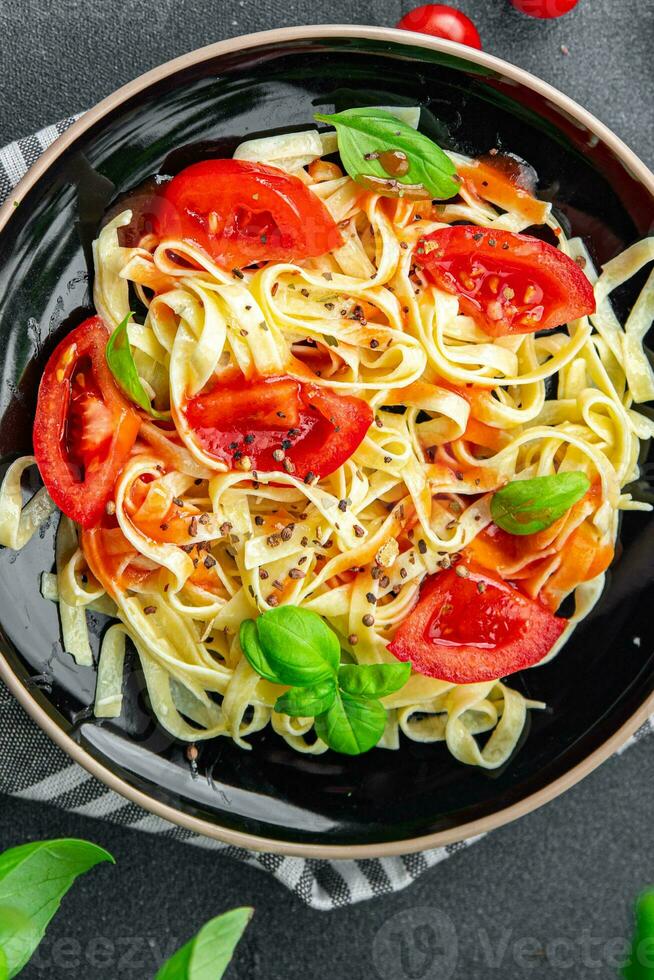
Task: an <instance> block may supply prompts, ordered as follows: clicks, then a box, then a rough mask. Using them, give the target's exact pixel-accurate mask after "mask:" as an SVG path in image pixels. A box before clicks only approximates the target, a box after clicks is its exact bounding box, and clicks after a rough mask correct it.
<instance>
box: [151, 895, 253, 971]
mask: <svg viewBox="0 0 654 980" xmlns="http://www.w3.org/2000/svg"><path fill="white" fill-rule="evenodd" d="M253 914H254V909H253V908H247V907H245V908H239V909H232V910H231V911H230V912H224V913H223V914H222V915H218V916H216V918H215V919H210V920H209V922H207V923H205V925H203V926H202V928H201V929H200V931H199V932H198V934H197V935H196V936H194V937H193V939H191V940H190V941H189V942H188V943H186V945H185V946H182V947H181V949H178V950H177V952H176V953H175V954H174V955H173V956H172V957H171V958H170V959H169V960H168V961H167V962H166V963H164V965H163V966H162V967H161V969H160V970H159V972H158V973H157V975H156V977H155V980H221V977H222V976H223V975H224V973H225V970H226V969H227V967H228V966H229V963H230V960H231V959H232V956H233V955H234V950H235V949H236V946H237V945H238V942H239V940H240V939H241V936H242V935H243V933H244V932H245V929H246V928H247V925H248V923H249V921H250V919H251V918H252V916H253Z"/></svg>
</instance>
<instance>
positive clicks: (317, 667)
mask: <svg viewBox="0 0 654 980" xmlns="http://www.w3.org/2000/svg"><path fill="white" fill-rule="evenodd" d="M256 627H257V633H258V636H259V642H260V644H261V646H262V647H263V651H264V653H265V655H266V657H267V660H268V663H269V664H270V666H271V667H272V669H273V671H274V672H275V673H276V674H277V676H278V677H279V678H280V680H281V682H282V683H283V684H291V685H293V686H296V685H297V686H299V687H306V686H308V685H313V684H317V683H318V682H319V681H324V680H327V678H329V677H334V676H335V674H336V671H337V670H338V664H339V661H340V657H341V646H340V643H339V642H338V638H337V636H336V634H335V633H334V631H333V630H331V629H330V628H329V626H327V624H326V623H325V622H324V620H323V619H322V618H321V617H320V616H319V615H318V614H317V613H315V612H311V610H309V609H300V608H298V606H278V607H277V608H276V609H270V610H269V611H267V612H266V613H265V615H263V616H259V618H258V619H257V620H256Z"/></svg>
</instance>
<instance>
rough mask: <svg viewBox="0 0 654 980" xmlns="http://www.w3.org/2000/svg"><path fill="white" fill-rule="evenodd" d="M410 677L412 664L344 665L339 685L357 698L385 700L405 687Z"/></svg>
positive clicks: (339, 674) (340, 672)
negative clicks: (388, 695) (387, 696)
mask: <svg viewBox="0 0 654 980" xmlns="http://www.w3.org/2000/svg"><path fill="white" fill-rule="evenodd" d="M410 676H411V664H400V663H397V664H343V666H342V667H341V668H340V669H339V671H338V683H339V685H340V687H341V690H342V691H345V692H346V693H347V694H353V695H355V696H356V697H360V698H384V697H386V695H387V694H392V693H393V692H394V691H399V689H400V688H401V687H404V685H405V684H406V682H407V681H408V679H409V677H410Z"/></svg>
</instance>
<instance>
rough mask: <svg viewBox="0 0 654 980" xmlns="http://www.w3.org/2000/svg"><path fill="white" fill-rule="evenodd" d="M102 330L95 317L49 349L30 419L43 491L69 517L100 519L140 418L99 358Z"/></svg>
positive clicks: (89, 522) (84, 521) (88, 522)
mask: <svg viewBox="0 0 654 980" xmlns="http://www.w3.org/2000/svg"><path fill="white" fill-rule="evenodd" d="M108 340H109V332H108V330H107V328H106V327H105V325H104V323H103V322H102V320H101V319H100V317H98V316H94V317H90V318H89V319H88V320H85V321H84V323H81V324H80V325H79V327H76V328H75V330H73V331H72V333H69V334H68V336H67V337H64V339H63V340H62V341H61V343H60V344H59V345H58V346H57V347H56V348H55V350H54V352H53V353H52V356H51V357H50V360H49V361H48V363H47V365H46V368H45V371H44V374H43V377H42V378H41V384H40V386H39V395H38V400H37V405H36V417H35V419H34V455H35V456H36V461H37V463H38V466H39V471H40V473H41V478H42V479H43V482H44V483H45V485H46V487H47V489H48V493H49V494H50V496H51V497H52V499H53V500H54V502H55V503H56V505H57V506H58V507H59V509H60V510H62V511H63V512H64V514H66V515H67V516H68V517H70V518H72V520H74V521H77V523H78V524H81V525H82V527H93V525H94V524H96V523H97V522H98V520H99V519H100V518H101V516H102V514H103V512H104V508H105V504H106V503H107V501H108V500H109V498H110V496H111V493H112V491H113V487H114V483H115V480H116V477H117V475H118V473H119V472H120V469H121V468H122V466H123V464H124V463H125V460H126V459H127V457H128V456H129V454H130V451H131V449H132V446H133V445H134V442H135V440H136V436H137V435H138V431H139V426H140V419H139V416H138V415H137V413H136V412H135V411H134V409H133V408H132V407H131V406H130V405H129V404H128V403H127V402H126V401H125V399H124V398H123V396H122V394H121V393H120V391H119V390H118V388H117V387H116V385H115V383H114V380H113V377H112V374H111V372H110V370H109V368H108V366H107V362H106V360H105V348H106V346H107V341H108Z"/></svg>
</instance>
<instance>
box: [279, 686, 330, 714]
mask: <svg viewBox="0 0 654 980" xmlns="http://www.w3.org/2000/svg"><path fill="white" fill-rule="evenodd" d="M335 698H336V683H335V681H334V679H333V677H330V678H329V679H328V680H326V681H320V683H319V684H314V685H313V687H291V688H290V689H289V690H288V691H287V692H286V694H282V696H281V697H280V698H277V700H276V702H275V711H278V712H279V713H280V714H282V715H291V717H292V718H314V717H315V716H316V715H321V714H322V713H323V711H329V709H330V708H331V706H332V704H333V703H334V699H335Z"/></svg>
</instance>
